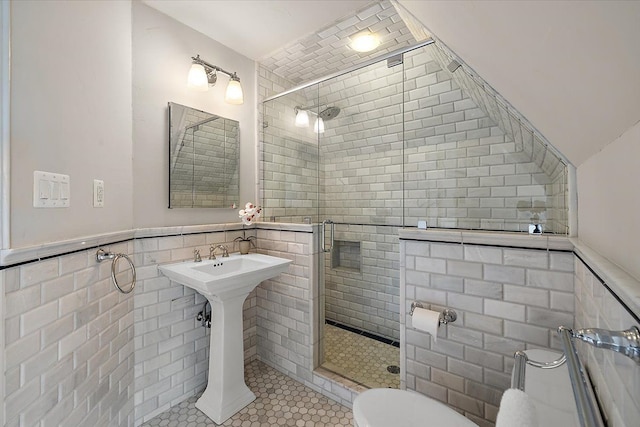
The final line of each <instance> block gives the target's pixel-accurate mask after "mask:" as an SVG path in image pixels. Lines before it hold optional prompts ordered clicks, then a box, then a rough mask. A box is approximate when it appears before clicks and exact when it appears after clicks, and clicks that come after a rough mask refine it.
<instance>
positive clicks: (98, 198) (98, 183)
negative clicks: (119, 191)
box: [93, 179, 104, 208]
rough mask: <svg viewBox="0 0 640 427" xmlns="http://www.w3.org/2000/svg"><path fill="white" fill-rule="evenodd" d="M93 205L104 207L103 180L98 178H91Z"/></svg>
mask: <svg viewBox="0 0 640 427" xmlns="http://www.w3.org/2000/svg"><path fill="white" fill-rule="evenodd" d="M93 207H94V208H103V207H104V181H102V180H100V179H94V180H93Z"/></svg>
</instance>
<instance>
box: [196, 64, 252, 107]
mask: <svg viewBox="0 0 640 427" xmlns="http://www.w3.org/2000/svg"><path fill="white" fill-rule="evenodd" d="M191 59H192V60H193V62H192V64H191V69H189V75H188V77H187V87H189V88H191V89H195V90H199V91H202V92H206V91H207V90H209V87H212V86H215V84H216V82H217V81H218V74H217V73H222V74H226V75H227V76H229V84H228V85H227V90H226V92H225V96H224V100H225V101H226V102H227V103H229V104H235V105H240V104H242V103H243V102H244V96H243V93H242V85H240V78H239V77H238V75H237V74H236V73H235V72H234V73H230V72H228V71H225V70H223V69H222V68H220V67H218V66H216V65H212V64H209V63H208V62H206V61H204V60H202V59H200V55H197V56H195V57H191Z"/></svg>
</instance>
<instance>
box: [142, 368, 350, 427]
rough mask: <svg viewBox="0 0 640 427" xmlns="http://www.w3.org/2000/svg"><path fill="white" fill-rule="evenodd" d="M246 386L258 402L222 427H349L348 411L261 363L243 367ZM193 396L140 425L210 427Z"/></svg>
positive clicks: (196, 398) (148, 426)
mask: <svg viewBox="0 0 640 427" xmlns="http://www.w3.org/2000/svg"><path fill="white" fill-rule="evenodd" d="M245 379H246V382H247V385H248V386H249V388H250V389H251V391H253V392H254V393H255V394H256V397H257V399H256V400H255V401H253V402H252V403H250V404H249V405H248V406H246V407H245V408H244V409H242V410H241V411H240V412H238V413H237V414H235V415H234V416H233V417H231V418H229V419H228V420H227V421H225V422H224V423H222V424H221V425H223V426H235V427H267V426H269V427H270V426H299V427H323V426H350V425H352V424H353V421H352V419H353V417H352V414H351V410H350V409H349V408H347V407H345V406H342V405H340V404H338V403H336V402H334V401H333V400H329V399H328V398H326V397H324V396H323V395H321V394H320V393H316V392H315V391H313V390H311V389H310V388H308V387H305V386H304V385H302V384H300V383H299V382H297V381H294V380H292V379H291V378H289V377H287V376H285V375H283V374H281V373H280V372H278V371H276V370H275V369H273V368H271V367H269V366H267V365H265V364H264V363H262V362H259V361H254V362H252V363H250V364H249V365H247V366H246V367H245ZM198 397H199V396H194V397H192V398H189V399H187V400H185V401H184V402H182V403H180V404H179V405H176V406H174V407H173V408H171V409H170V410H168V411H166V412H163V413H162V414H160V415H158V416H157V417H155V418H153V419H151V420H149V421H147V422H146V423H144V424H142V427H160V426H163V427H164V426H167V427H213V426H217V425H218V424H215V423H214V422H213V421H211V419H209V418H208V417H207V416H206V415H204V414H203V413H202V412H200V410H198V409H196V407H195V403H196V400H198Z"/></svg>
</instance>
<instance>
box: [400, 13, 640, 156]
mask: <svg viewBox="0 0 640 427" xmlns="http://www.w3.org/2000/svg"><path fill="white" fill-rule="evenodd" d="M399 2H400V3H401V4H402V5H403V6H404V7H405V8H406V9H407V10H409V11H410V12H411V13H412V14H413V15H414V16H415V17H416V18H417V19H419V20H420V21H421V22H422V23H423V24H424V25H425V27H426V28H427V29H428V30H430V31H431V32H432V33H433V34H434V35H436V36H437V37H438V38H439V39H440V40H442V41H443V42H444V43H445V44H446V45H447V46H448V47H449V48H450V49H451V50H452V51H454V52H455V53H456V54H457V55H458V56H459V57H460V58H462V59H463V60H464V61H465V62H466V63H467V64H468V65H469V66H471V67H472V68H473V69H474V70H475V71H476V72H477V73H478V74H479V75H480V76H482V78H483V79H484V80H486V81H487V82H488V83H489V84H490V85H491V86H493V87H494V88H495V89H496V90H497V91H498V92H499V93H500V94H501V95H503V96H504V97H505V98H506V99H507V100H508V101H509V102H510V103H511V104H512V105H513V106H514V107H516V108H517V109H518V110H519V111H520V112H521V113H522V114H523V115H524V116H526V117H527V118H528V119H529V121H530V122H531V123H533V124H534V126H536V127H537V128H538V130H540V132H542V134H544V135H545V136H546V137H547V139H548V140H549V141H551V143H552V144H553V145H554V146H555V147H556V148H557V149H558V150H560V151H561V152H562V153H563V154H564V155H565V156H566V157H567V158H568V160H569V161H571V162H572V163H573V164H574V165H576V166H579V165H580V164H581V163H583V162H584V161H585V160H586V159H588V158H589V157H591V156H593V155H594V154H596V153H597V152H598V151H600V150H601V149H602V148H603V147H604V146H606V145H607V144H608V143H610V142H612V141H614V139H615V138H617V137H618V136H619V135H621V134H623V133H624V132H625V131H627V130H628V129H630V128H631V127H632V126H633V125H634V124H635V123H637V122H638V121H640V24H639V23H640V2H632V1H628V2H627V1H602V2H577V1H555V2H540V1H495V2H488V1H415V0H399Z"/></svg>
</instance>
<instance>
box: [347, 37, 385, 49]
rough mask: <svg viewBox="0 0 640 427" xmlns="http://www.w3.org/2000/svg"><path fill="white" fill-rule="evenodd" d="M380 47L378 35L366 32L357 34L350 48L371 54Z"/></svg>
mask: <svg viewBox="0 0 640 427" xmlns="http://www.w3.org/2000/svg"><path fill="white" fill-rule="evenodd" d="M379 45H380V39H378V36H377V35H375V34H373V33H369V32H365V33H360V34H356V35H355V36H354V37H353V38H352V39H351V44H350V45H349V46H351V49H353V50H355V51H356V52H370V51H372V50H373V49H375V48H377V47H378V46H379Z"/></svg>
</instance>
